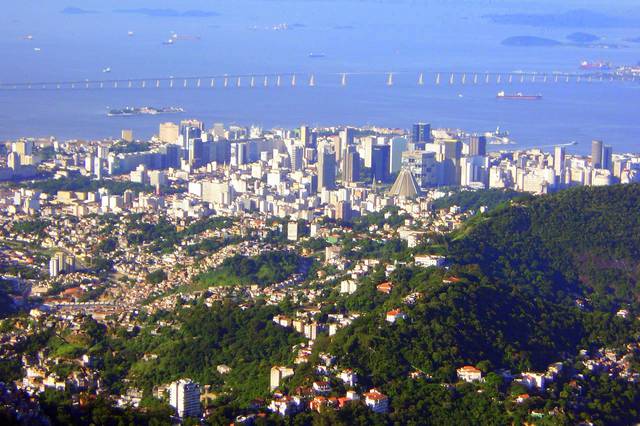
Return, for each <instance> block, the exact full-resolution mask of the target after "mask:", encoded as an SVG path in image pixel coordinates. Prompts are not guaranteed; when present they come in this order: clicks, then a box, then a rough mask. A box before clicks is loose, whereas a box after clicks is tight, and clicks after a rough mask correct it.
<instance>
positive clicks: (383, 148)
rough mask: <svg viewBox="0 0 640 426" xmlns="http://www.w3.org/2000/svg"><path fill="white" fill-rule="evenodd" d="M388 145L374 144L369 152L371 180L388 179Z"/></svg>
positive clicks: (380, 180)
mask: <svg viewBox="0 0 640 426" xmlns="http://www.w3.org/2000/svg"><path fill="white" fill-rule="evenodd" d="M390 151H391V150H390V149H389V145H375V146H374V147H373V151H372V153H371V175H372V176H373V180H375V181H379V182H386V181H387V180H389V163H390Z"/></svg>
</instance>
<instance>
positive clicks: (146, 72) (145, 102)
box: [0, 0, 640, 152]
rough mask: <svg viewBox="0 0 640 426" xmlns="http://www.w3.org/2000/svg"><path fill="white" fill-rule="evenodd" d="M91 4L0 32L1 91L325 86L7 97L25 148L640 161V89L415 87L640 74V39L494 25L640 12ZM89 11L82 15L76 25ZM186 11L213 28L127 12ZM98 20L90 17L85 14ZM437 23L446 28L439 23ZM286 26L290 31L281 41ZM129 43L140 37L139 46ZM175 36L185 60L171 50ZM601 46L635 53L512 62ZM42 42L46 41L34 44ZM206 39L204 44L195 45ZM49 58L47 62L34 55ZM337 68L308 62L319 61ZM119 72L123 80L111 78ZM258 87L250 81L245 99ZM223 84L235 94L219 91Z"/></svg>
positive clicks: (16, 16)
mask: <svg viewBox="0 0 640 426" xmlns="http://www.w3.org/2000/svg"><path fill="white" fill-rule="evenodd" d="M555 3H556V2H546V1H542V2H541V1H536V2H520V1H518V2H516V1H462V2H461V1H448V0H444V1H421V2H418V1H393V2H391V1H389V2H386V1H339V0H336V1H277V0H273V1H267V0H265V1H246V0H238V1H224V2H223V1H193V0H189V1H180V2H178V1H127V2H121V1H94V0H91V1H83V2H78V3H76V4H73V3H70V0H64V1H58V0H53V1H47V2H41V1H35V0H26V1H22V2H20V3H17V2H16V3H15V4H12V5H11V7H10V9H11V10H10V11H8V12H7V13H5V14H3V16H1V17H0V51H2V52H3V59H4V61H3V66H2V67H0V81H2V82H23V81H24V82H29V81H58V80H63V81H64V80H84V79H105V78H108V79H112V78H113V79H119V78H122V79H125V78H151V77H168V76H189V75H213V74H224V73H229V74H235V73H241V74H253V73H255V74H261V73H277V72H292V71H295V72H299V73H301V74H300V75H301V76H302V74H303V73H310V72H314V73H316V75H317V87H315V88H309V87H302V86H300V84H301V83H303V82H304V80H302V77H301V78H300V80H299V82H298V84H299V85H298V87H296V88H290V87H288V88H284V87H282V88H279V89H276V88H274V87H271V88H268V89H264V88H256V89H251V90H250V89H248V88H246V87H245V88H241V89H237V88H233V89H232V88H229V89H227V90H223V89H221V88H217V89H215V90H210V89H200V90H196V89H191V90H177V89H174V90H169V89H163V90H155V89H149V88H147V89H144V90H142V89H139V90H126V89H120V90H103V91H99V90H91V91H82V90H75V91H69V90H67V91H53V90H49V91H32V92H28V91H0V139H10V138H17V137H22V136H49V135H52V136H56V137H58V138H60V139H68V138H101V137H110V136H113V137H116V136H118V134H119V131H120V129H122V128H132V129H133V130H134V131H135V132H136V136H137V137H140V138H146V137H149V136H151V135H152V134H154V133H155V132H156V131H157V126H158V124H159V123H160V122H162V121H168V120H173V121H176V120H179V119H181V118H184V117H194V118H199V119H203V120H205V122H206V123H207V124H208V125H211V124H212V123H213V122H224V123H226V124H231V123H235V124H241V125H250V124H258V125H262V126H265V127H272V126H278V125H282V126H292V127H293V126H298V125H299V124H301V123H303V122H304V123H308V124H312V125H338V124H352V125H363V124H367V123H368V124H375V125H383V126H393V127H403V128H406V127H409V126H410V125H411V123H412V122H414V121H428V122H431V123H432V124H433V125H434V126H436V127H457V128H462V129H465V130H469V131H477V132H484V131H488V130H493V129H495V128H496V127H497V126H500V127H501V128H503V129H506V130H509V131H510V132H511V135H512V137H513V138H514V139H515V140H516V141H517V142H518V143H519V144H518V145H517V146H523V147H525V146H537V145H550V144H555V143H562V142H568V141H573V140H575V141H577V142H579V145H578V146H577V147H575V149H576V150H577V151H580V152H586V151H587V150H588V143H589V141H590V140H591V139H593V138H601V139H604V140H605V142H606V143H608V144H611V145H613V147H614V150H615V151H616V152H620V151H640V150H639V149H638V145H637V138H638V136H639V135H640V122H639V121H638V120H637V118H636V117H637V111H635V109H636V108H637V105H640V84H638V83H603V84H599V83H598V84H580V85H576V84H575V83H574V84H570V85H566V84H558V85H525V86H518V85H514V86H513V87H509V86H507V85H505V84H502V85H496V84H495V83H494V84H492V85H478V86H471V85H469V84H467V85H466V86H460V85H454V86H452V87H449V86H447V85H442V86H439V87H435V86H434V85H433V81H426V84H425V86H424V87H418V86H417V84H416V80H417V75H418V73H419V72H420V71H433V70H458V71H478V72H484V71H492V72H509V71H515V70H523V71H540V72H553V71H563V72H575V71H577V70H578V66H579V63H580V61H582V60H589V61H595V60H605V61H611V62H612V63H614V64H615V65H624V64H629V65H630V64H636V63H637V62H639V61H640V44H639V43H631V42H627V41H625V40H627V39H631V38H636V37H640V28H639V27H637V26H635V27H634V26H626V27H613V28H611V27H605V28H593V27H586V28H585V27H552V28H548V27H527V26H520V25H518V26H515V25H498V24H494V23H492V22H491V21H490V20H488V19H486V18H484V17H483V15H486V14H503V13H514V12H523V13H538V12H540V13H556V12H565V11H567V10H571V9H576V8H582V9H589V10H592V11H596V12H600V13H605V14H614V13H615V15H616V16H620V15H621V14H622V12H625V13H624V16H635V17H638V16H640V7H639V6H636V5H634V3H635V2H631V1H628V2H620V1H617V2H616V4H615V5H614V6H613V7H615V9H616V10H615V12H612V11H611V10H609V9H610V8H612V6H610V5H607V4H605V3H604V2H600V1H598V2H595V1H591V2H584V1H580V2H578V1H567V2H563V5H562V8H560V9H558V6H552V5H553V4H555ZM67 7H77V8H81V9H82V10H76V12H78V13H62V11H63V10H64V9H65V8H67ZM123 8H126V9H139V8H153V9H162V8H171V9H174V10H176V11H179V12H184V11H188V10H199V11H202V12H216V13H217V15H216V16H206V17H175V16H173V17H157V16H148V14H143V13H116V12H114V10H115V9H123ZM80 12H84V13H80ZM436 17H437V18H436ZM283 23H286V24H288V25H289V30H284V31H275V30H273V29H271V28H272V27H273V26H275V25H278V24H283ZM128 31H133V32H134V35H133V36H132V37H129V36H128V35H127V32H128ZM172 31H174V32H175V33H177V34H178V35H179V36H180V39H179V40H178V41H177V42H176V43H174V45H171V46H166V45H163V44H162V42H163V41H166V40H167V39H169V38H170V37H171V32H172ZM577 31H582V32H587V33H592V34H595V35H598V36H600V37H602V38H603V42H607V43H620V44H625V45H626V46H628V47H627V48H624V49H600V48H593V49H591V48H584V47H575V46H559V47H506V46H502V45H501V41H502V40H503V39H505V38H507V37H510V36H519V35H528V36H538V37H545V38H551V39H554V40H559V41H564V42H566V41H567V40H566V36H567V35H569V34H571V33H574V32H577ZM28 34H31V35H33V40H30V41H28V40H25V39H24V36H26V35H28ZM196 38H199V39H196ZM36 47H37V48H40V49H41V51H39V52H36V51H35V50H34V48H36ZM312 52H313V53H322V54H324V55H326V56H325V57H324V58H309V53H312ZM106 67H110V68H111V70H112V71H111V73H109V74H104V73H103V72H102V70H103V69H104V68H106ZM403 70H406V71H409V72H408V73H407V74H401V75H398V76H397V77H396V80H395V85H394V86H393V87H386V85H385V77H384V75H382V74H377V75H371V76H354V77H353V78H350V79H349V84H348V86H347V87H340V85H339V77H338V76H337V75H330V74H332V73H340V72H345V71H346V72H366V71H382V72H384V71H403ZM246 84H248V81H245V85H246ZM218 85H220V81H218ZM499 90H506V91H508V92H514V91H522V92H525V93H535V94H537V93H540V94H542V95H543V96H544V99H543V100H542V101H538V102H508V101H498V100H497V99H496V98H495V95H496V93H497V92H498V91H499ZM125 106H137V107H139V106H157V107H161V106H180V107H183V108H184V109H185V110H186V112H185V113H184V114H180V115H167V116H155V117H151V116H137V117H126V118H125V117H121V118H109V117H107V116H106V111H107V108H108V107H111V108H122V107H125Z"/></svg>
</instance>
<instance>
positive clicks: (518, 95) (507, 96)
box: [496, 92, 542, 101]
mask: <svg viewBox="0 0 640 426" xmlns="http://www.w3.org/2000/svg"><path fill="white" fill-rule="evenodd" d="M496 98H498V99H517V100H521V101H539V100H540V99H542V95H525V94H524V93H521V92H518V93H514V94H507V93H505V92H498V94H497V95H496Z"/></svg>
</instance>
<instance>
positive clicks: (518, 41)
mask: <svg viewBox="0 0 640 426" xmlns="http://www.w3.org/2000/svg"><path fill="white" fill-rule="evenodd" d="M502 44H503V45H504V46H518V47H554V46H561V45H562V43H561V42H559V41H557V40H553V39H550V38H543V37H534V36H514V37H509V38H506V39H504V40H502Z"/></svg>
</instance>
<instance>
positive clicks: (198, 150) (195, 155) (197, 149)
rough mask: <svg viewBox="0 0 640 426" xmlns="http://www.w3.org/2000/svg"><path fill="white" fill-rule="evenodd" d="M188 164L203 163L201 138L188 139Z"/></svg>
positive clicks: (196, 164)
mask: <svg viewBox="0 0 640 426" xmlns="http://www.w3.org/2000/svg"><path fill="white" fill-rule="evenodd" d="M187 146H188V151H189V164H191V165H192V166H196V167H197V166H201V165H202V163H203V155H202V151H203V148H202V139H200V138H193V139H189V140H188V145H187Z"/></svg>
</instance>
